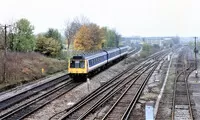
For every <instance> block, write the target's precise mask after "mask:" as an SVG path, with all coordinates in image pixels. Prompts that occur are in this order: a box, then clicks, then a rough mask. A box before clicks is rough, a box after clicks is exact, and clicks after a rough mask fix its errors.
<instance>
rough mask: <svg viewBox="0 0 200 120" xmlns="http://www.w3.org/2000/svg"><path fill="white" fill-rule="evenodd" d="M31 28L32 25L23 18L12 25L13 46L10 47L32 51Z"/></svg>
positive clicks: (33, 42) (32, 28)
mask: <svg viewBox="0 0 200 120" xmlns="http://www.w3.org/2000/svg"><path fill="white" fill-rule="evenodd" d="M33 30H34V27H33V25H31V24H30V22H29V21H28V20H27V19H24V18H23V19H20V20H19V21H17V22H16V24H15V27H14V34H15V37H14V39H13V41H12V42H13V48H11V49H12V50H16V51H24V52H28V51H33V50H34V49H35V38H34V35H33Z"/></svg>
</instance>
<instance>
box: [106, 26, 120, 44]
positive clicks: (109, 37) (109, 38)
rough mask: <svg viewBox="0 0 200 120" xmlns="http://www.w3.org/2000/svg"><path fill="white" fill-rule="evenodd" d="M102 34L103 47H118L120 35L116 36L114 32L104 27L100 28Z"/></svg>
mask: <svg viewBox="0 0 200 120" xmlns="http://www.w3.org/2000/svg"><path fill="white" fill-rule="evenodd" d="M102 32H103V36H104V37H103V39H104V40H103V41H104V44H105V45H104V46H105V47H118V46H119V41H120V40H121V35H120V34H118V33H117V32H116V31H115V30H110V29H108V28H106V27H103V28H102Z"/></svg>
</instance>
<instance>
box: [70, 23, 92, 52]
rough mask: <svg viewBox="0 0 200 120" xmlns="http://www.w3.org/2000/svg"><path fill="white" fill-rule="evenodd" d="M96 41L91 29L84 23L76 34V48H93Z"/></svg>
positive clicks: (85, 49)
mask: <svg viewBox="0 0 200 120" xmlns="http://www.w3.org/2000/svg"><path fill="white" fill-rule="evenodd" d="M93 44H94V41H93V40H92V37H91V36H90V29H89V27H88V26H86V25H83V26H82V27H81V28H80V30H79V31H78V32H77V33H76V35H75V40H74V48H75V49H76V50H82V51H89V50H92V48H93V47H94V46H93Z"/></svg>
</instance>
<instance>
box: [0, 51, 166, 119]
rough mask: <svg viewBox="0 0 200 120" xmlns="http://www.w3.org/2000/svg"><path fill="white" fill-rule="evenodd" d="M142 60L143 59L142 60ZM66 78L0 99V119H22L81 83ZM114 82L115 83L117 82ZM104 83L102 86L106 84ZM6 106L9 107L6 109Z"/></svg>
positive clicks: (145, 63)
mask: <svg viewBox="0 0 200 120" xmlns="http://www.w3.org/2000/svg"><path fill="white" fill-rule="evenodd" d="M163 53H164V52H163ZM160 54H162V52H161V53H159V54H155V55H153V56H151V57H149V58H148V60H147V61H148V62H149V60H150V59H152V58H155V57H158V56H159V55H160ZM144 61H145V60H143V62H144ZM148 62H144V66H147V65H149V63H148ZM133 66H135V65H133ZM128 69H129V70H130V69H132V67H129V68H128ZM128 69H127V70H125V71H124V73H126V72H128ZM137 69H138V70H141V69H142V67H141V66H140V67H138V68H137ZM121 76H123V74H119V75H118V76H116V77H115V78H113V81H114V80H115V79H116V78H119V77H121ZM67 79H69V77H68V75H64V76H61V77H59V78H57V79H55V80H52V81H50V82H47V83H44V84H42V85H39V86H37V87H34V88H32V89H29V90H27V91H24V92H22V93H20V94H18V95H16V96H13V97H10V98H8V99H5V100H3V101H1V102H0V110H1V112H0V119H2V120H4V119H6V120H7V119H8V120H16V119H23V118H25V117H27V116H28V115H30V114H32V113H33V112H35V111H37V110H38V109H40V108H41V107H43V106H45V105H46V104H48V103H49V102H51V101H53V100H55V99H56V98H58V97H59V96H62V95H63V94H65V93H67V92H68V91H70V90H71V89H73V88H74V87H76V86H78V85H80V84H81V83H73V82H72V81H71V80H67ZM111 82H112V81H109V82H107V83H106V84H107V85H109V84H110V83H111ZM115 83H116V84H117V82H115ZM58 84H59V85H58ZM106 84H104V85H103V86H106ZM109 88H111V86H109V87H108V89H109ZM99 90H100V89H99ZM97 91H98V89H97ZM33 96H36V97H33ZM29 99H30V100H29ZM23 101H25V102H23ZM21 103H22V104H21ZM17 104H20V105H17ZM7 108H9V109H8V110H7Z"/></svg>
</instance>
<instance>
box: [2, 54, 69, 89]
mask: <svg viewBox="0 0 200 120" xmlns="http://www.w3.org/2000/svg"><path fill="white" fill-rule="evenodd" d="M1 55H2V52H1V51H0V61H2V62H0V68H2V67H3V57H2V56H1ZM42 69H44V71H43V73H42ZM66 69H67V62H66V61H65V60H58V59H54V58H48V57H45V56H44V55H41V54H40V53H36V52H28V53H27V52H26V53H22V52H8V53H7V61H6V81H3V80H2V79H3V78H2V77H3V76H0V83H1V84H0V91H2V90H6V89H9V88H12V87H15V86H17V85H20V84H24V83H27V82H30V81H34V80H37V79H39V78H42V77H45V76H47V75H50V74H53V73H56V72H59V71H63V70H66ZM0 74H1V75H2V74H3V69H0Z"/></svg>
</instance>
